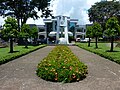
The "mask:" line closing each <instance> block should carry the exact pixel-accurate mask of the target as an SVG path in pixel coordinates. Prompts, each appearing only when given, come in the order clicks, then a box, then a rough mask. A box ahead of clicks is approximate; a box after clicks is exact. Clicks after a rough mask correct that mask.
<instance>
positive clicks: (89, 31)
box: [86, 26, 93, 37]
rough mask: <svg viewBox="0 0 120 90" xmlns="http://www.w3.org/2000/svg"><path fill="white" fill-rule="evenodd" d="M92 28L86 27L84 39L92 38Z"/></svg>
mask: <svg viewBox="0 0 120 90" xmlns="http://www.w3.org/2000/svg"><path fill="white" fill-rule="evenodd" d="M92 31H93V28H92V26H87V31H86V37H93V32H92Z"/></svg>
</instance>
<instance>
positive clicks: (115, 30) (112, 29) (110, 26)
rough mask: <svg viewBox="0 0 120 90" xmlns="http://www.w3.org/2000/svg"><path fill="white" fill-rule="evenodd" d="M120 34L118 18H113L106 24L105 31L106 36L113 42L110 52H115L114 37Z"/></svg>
mask: <svg viewBox="0 0 120 90" xmlns="http://www.w3.org/2000/svg"><path fill="white" fill-rule="evenodd" d="M119 34H120V26H119V22H118V20H117V18H116V17H111V18H110V19H108V21H107V23H106V30H105V31H104V35H105V36H107V37H110V40H111V49H110V51H111V52H113V43H114V37H115V36H117V35H119Z"/></svg>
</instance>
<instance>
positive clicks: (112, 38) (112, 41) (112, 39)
mask: <svg viewBox="0 0 120 90" xmlns="http://www.w3.org/2000/svg"><path fill="white" fill-rule="evenodd" d="M113 44H114V37H113V36H112V37H111V49H110V51H111V52H113Z"/></svg>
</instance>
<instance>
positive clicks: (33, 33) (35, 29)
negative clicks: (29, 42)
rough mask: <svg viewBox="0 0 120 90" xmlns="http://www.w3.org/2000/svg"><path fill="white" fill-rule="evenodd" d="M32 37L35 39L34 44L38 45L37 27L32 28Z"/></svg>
mask: <svg viewBox="0 0 120 90" xmlns="http://www.w3.org/2000/svg"><path fill="white" fill-rule="evenodd" d="M31 37H32V38H34V44H35V45H37V38H38V28H37V27H36V26H34V27H32V28H31Z"/></svg>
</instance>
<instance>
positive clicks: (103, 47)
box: [76, 43, 120, 64]
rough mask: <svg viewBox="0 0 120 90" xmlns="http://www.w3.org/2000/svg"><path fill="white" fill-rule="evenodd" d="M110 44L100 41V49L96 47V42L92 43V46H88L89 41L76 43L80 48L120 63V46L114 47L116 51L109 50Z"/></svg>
mask: <svg viewBox="0 0 120 90" xmlns="http://www.w3.org/2000/svg"><path fill="white" fill-rule="evenodd" d="M108 44H109V43H98V49H95V43H91V46H90V47H88V46H87V45H88V43H76V45H77V46H78V47H80V48H83V49H85V50H88V51H90V52H93V53H95V54H98V55H100V56H102V57H104V58H107V59H109V60H111V61H114V62H116V63H118V64H120V48H119V47H114V51H113V52H109V50H110V46H109V45H108Z"/></svg>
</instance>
